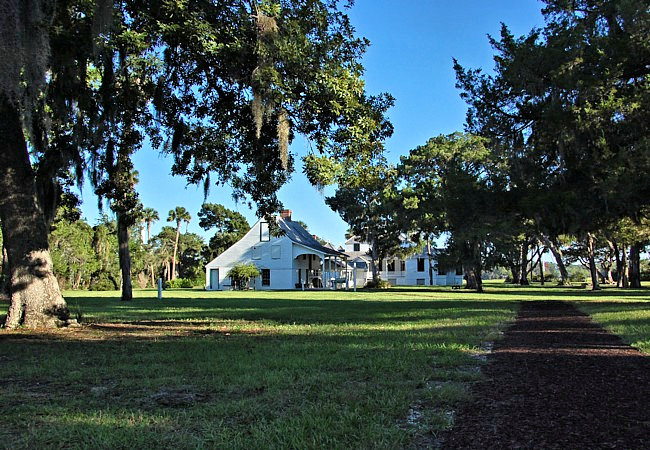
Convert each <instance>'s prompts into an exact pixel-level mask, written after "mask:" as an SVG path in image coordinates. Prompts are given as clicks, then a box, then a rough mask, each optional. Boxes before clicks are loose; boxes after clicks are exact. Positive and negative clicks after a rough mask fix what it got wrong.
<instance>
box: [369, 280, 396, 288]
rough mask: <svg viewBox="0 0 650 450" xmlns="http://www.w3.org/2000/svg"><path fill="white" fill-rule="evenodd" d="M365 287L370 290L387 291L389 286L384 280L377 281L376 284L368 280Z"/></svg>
mask: <svg viewBox="0 0 650 450" xmlns="http://www.w3.org/2000/svg"><path fill="white" fill-rule="evenodd" d="M366 287H367V288H371V289H388V288H389V287H391V286H390V283H389V282H388V281H386V280H378V281H377V282H376V283H375V282H374V281H373V280H370V281H368V282H367V283H366Z"/></svg>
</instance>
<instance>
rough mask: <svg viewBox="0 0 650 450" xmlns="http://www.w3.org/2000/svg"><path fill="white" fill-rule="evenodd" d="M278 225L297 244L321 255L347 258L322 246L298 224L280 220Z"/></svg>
mask: <svg viewBox="0 0 650 450" xmlns="http://www.w3.org/2000/svg"><path fill="white" fill-rule="evenodd" d="M278 225H279V226H280V228H281V229H282V230H283V231H284V233H285V236H286V237H288V238H289V239H291V241H293V242H295V243H296V244H300V245H304V246H305V247H309V248H311V249H312V250H315V251H317V252H319V253H325V254H327V255H334V256H341V257H343V256H345V254H344V253H341V252H339V251H336V250H334V249H333V248H327V247H325V246H323V245H321V243H320V242H318V241H317V240H316V239H314V237H313V236H312V235H311V234H309V232H308V231H307V230H305V229H304V228H303V227H301V226H300V224H299V223H298V222H294V221H292V220H287V219H283V218H278Z"/></svg>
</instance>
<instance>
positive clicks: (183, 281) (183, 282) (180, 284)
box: [163, 278, 194, 289]
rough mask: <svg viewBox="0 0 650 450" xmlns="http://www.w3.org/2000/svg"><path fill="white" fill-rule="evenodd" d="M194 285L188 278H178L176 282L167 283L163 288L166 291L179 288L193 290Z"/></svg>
mask: <svg viewBox="0 0 650 450" xmlns="http://www.w3.org/2000/svg"><path fill="white" fill-rule="evenodd" d="M193 287H194V283H193V282H192V280H190V279H188V278H176V279H174V280H169V281H165V282H164V283H163V288H165V289H178V288H193Z"/></svg>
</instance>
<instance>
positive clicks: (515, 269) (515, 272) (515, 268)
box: [510, 262, 521, 284]
mask: <svg viewBox="0 0 650 450" xmlns="http://www.w3.org/2000/svg"><path fill="white" fill-rule="evenodd" d="M519 269H521V266H520V264H519V263H516V262H513V263H512V264H510V274H511V276H512V284H519Z"/></svg>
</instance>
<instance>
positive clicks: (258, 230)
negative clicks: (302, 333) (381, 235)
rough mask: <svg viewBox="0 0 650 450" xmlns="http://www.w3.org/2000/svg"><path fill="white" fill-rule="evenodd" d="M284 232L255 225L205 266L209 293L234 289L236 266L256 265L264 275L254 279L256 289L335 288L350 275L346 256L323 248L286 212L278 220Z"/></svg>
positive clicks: (289, 212) (326, 247) (258, 222)
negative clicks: (231, 272) (275, 233)
mask: <svg viewBox="0 0 650 450" xmlns="http://www.w3.org/2000/svg"><path fill="white" fill-rule="evenodd" d="M276 220H277V224H278V226H279V227H280V229H281V230H282V231H283V232H284V234H283V235H282V236H279V237H275V236H272V235H271V233H270V232H269V224H268V223H267V221H266V220H265V219H260V220H258V221H257V222H256V223H255V225H253V227H252V228H251V229H250V230H249V231H248V233H246V235H245V236H244V237H243V238H241V239H240V240H239V241H238V242H236V243H235V244H233V245H232V246H231V247H230V248H228V249H227V250H225V251H224V252H223V253H221V254H220V255H219V256H217V257H216V258H215V259H214V260H212V261H210V262H209V263H208V264H207V265H206V266H205V287H206V289H208V290H222V289H230V288H231V287H232V286H231V283H230V279H229V278H228V277H227V276H226V275H227V274H228V271H229V270H230V269H231V268H232V267H233V266H235V265H236V264H242V263H244V264H246V263H252V264H254V265H255V266H257V268H258V269H259V270H260V272H261V274H262V275H261V277H258V279H256V280H254V283H253V285H254V287H255V289H296V288H300V289H302V288H322V287H332V286H333V285H334V286H335V285H336V284H333V283H332V279H334V280H337V281H338V282H339V283H341V280H342V279H343V278H345V277H346V276H348V274H347V271H346V270H345V267H346V265H345V260H346V259H347V257H346V255H345V254H344V253H342V252H339V251H337V250H335V249H334V248H331V247H330V246H323V245H321V244H320V242H318V241H317V240H316V239H315V238H314V237H313V236H312V235H311V234H309V232H307V230H305V229H304V228H303V227H302V226H300V224H299V223H298V222H294V221H292V220H291V211H290V210H284V211H282V212H281V214H280V217H278V218H277V219H276Z"/></svg>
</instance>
